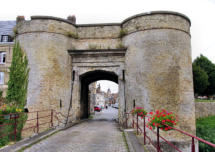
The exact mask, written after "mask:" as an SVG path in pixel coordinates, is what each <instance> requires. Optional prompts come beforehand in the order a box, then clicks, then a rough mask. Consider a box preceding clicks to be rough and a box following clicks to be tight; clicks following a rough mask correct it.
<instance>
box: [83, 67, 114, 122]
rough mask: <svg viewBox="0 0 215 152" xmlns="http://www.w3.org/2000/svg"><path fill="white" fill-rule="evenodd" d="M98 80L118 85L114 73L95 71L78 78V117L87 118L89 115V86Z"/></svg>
mask: <svg viewBox="0 0 215 152" xmlns="http://www.w3.org/2000/svg"><path fill="white" fill-rule="evenodd" d="M98 80H109V81H113V82H115V83H117V84H118V76H117V75H116V74H115V73H114V72H109V71H103V70H95V71H90V72H87V73H84V74H82V75H81V76H80V82H81V99H80V117H81V119H83V118H88V117H89V115H90V103H89V97H88V95H89V84H91V83H93V82H95V81H98Z"/></svg>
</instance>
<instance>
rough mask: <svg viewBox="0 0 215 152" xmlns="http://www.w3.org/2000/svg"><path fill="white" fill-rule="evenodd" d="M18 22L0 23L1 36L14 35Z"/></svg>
mask: <svg viewBox="0 0 215 152" xmlns="http://www.w3.org/2000/svg"><path fill="white" fill-rule="evenodd" d="M15 25H16V21H0V35H12V34H13V28H14V26H15Z"/></svg>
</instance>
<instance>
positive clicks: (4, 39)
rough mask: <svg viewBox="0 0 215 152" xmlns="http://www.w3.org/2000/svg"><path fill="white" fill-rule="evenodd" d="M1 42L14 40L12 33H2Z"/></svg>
mask: <svg viewBox="0 0 215 152" xmlns="http://www.w3.org/2000/svg"><path fill="white" fill-rule="evenodd" d="M1 42H12V38H11V36H10V35H2V36H1Z"/></svg>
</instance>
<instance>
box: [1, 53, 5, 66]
mask: <svg viewBox="0 0 215 152" xmlns="http://www.w3.org/2000/svg"><path fill="white" fill-rule="evenodd" d="M5 61H6V53H5V52H0V64H4V63H5Z"/></svg>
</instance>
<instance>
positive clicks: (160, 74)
mask: <svg viewBox="0 0 215 152" xmlns="http://www.w3.org/2000/svg"><path fill="white" fill-rule="evenodd" d="M190 25H191V23H190V20H189V19H188V18H187V17H186V16H184V15H182V14H179V13H175V12H159V11H158V12H150V13H145V14H139V15H136V16H133V17H130V18H128V19H126V20H125V21H124V22H123V23H122V28H123V30H124V31H125V32H126V33H127V35H126V36H124V37H123V40H122V42H123V45H124V46H125V47H127V52H126V57H125V71H126V76H125V79H126V93H125V94H126V100H127V101H129V102H127V111H130V110H131V109H132V108H133V102H131V101H134V100H135V101H136V106H143V107H144V108H146V109H147V111H155V110H160V109H166V110H167V111H171V112H173V113H175V114H176V115H177V116H178V119H179V125H178V127H179V128H180V129H182V130H184V131H187V132H189V133H191V134H195V106H194V96H193V78H192V60H191V41H190V38H191V37H190ZM182 138H184V137H182V135H180V134H177V135H176V136H175V137H170V139H171V140H174V141H181V139H182ZM184 139H185V138H184ZM187 140H189V141H190V138H189V139H187ZM179 144H180V143H179ZM182 144H183V148H184V150H183V151H186V149H187V148H188V149H189V144H188V143H186V142H185V143H182ZM185 145H186V146H185Z"/></svg>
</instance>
